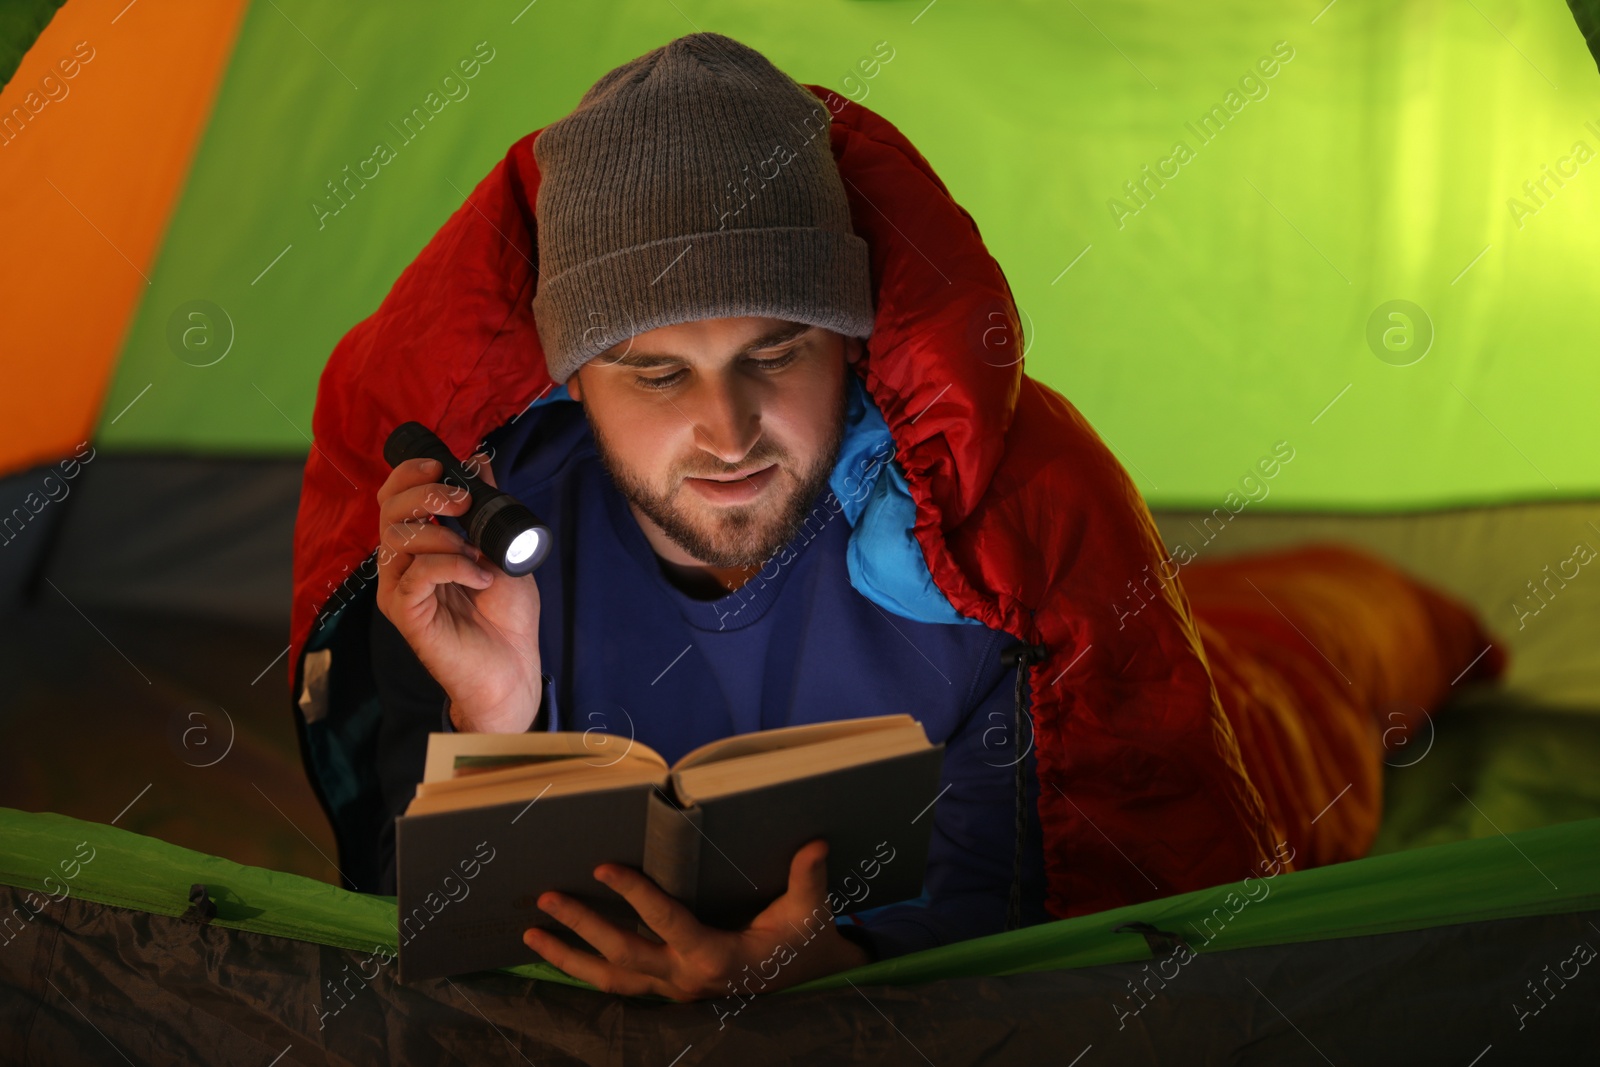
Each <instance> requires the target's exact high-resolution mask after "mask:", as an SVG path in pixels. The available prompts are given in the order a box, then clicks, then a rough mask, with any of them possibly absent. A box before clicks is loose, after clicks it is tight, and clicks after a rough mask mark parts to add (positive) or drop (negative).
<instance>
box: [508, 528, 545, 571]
mask: <svg viewBox="0 0 1600 1067" xmlns="http://www.w3.org/2000/svg"><path fill="white" fill-rule="evenodd" d="M538 548H539V531H538V530H524V531H522V533H519V534H518V535H517V536H516V538H515V539H514V540H513V541H512V542H511V547H510V548H508V549H506V562H507V563H509V564H511V565H512V566H516V565H517V564H519V563H522V562H524V561H526V560H528V559H529V558H531V557H532V556H533V554H534V553H535V552H536V551H537V550H538Z"/></svg>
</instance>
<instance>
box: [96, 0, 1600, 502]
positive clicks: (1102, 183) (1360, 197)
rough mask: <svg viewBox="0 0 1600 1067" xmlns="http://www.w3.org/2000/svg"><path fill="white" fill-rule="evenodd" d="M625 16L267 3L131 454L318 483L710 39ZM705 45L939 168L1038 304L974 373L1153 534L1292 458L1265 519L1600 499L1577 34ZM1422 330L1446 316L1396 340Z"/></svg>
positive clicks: (875, 20) (993, 29) (139, 330)
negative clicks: (1330, 511)
mask: <svg viewBox="0 0 1600 1067" xmlns="http://www.w3.org/2000/svg"><path fill="white" fill-rule="evenodd" d="M68 10H70V8H69V9H68ZM136 10H137V9H136ZM611 11H612V18H610V19H609V20H606V21H604V22H601V23H596V22H595V21H594V20H593V18H592V15H591V13H590V12H588V11H587V9H585V8H583V7H581V6H576V7H575V6H563V5H551V6H544V5H540V6H536V7H533V8H529V9H527V10H525V11H523V10H521V9H518V10H517V11H510V12H508V11H502V10H500V9H498V8H496V9H487V8H479V7H475V6H464V7H460V8H452V9H449V10H447V11H441V10H438V9H437V8H436V7H434V6H432V5H422V4H418V3H407V4H400V5H386V6H384V7H382V8H375V7H374V8H350V7H342V6H337V5H334V6H322V7H316V6H306V7H305V8H304V9H303V10H300V9H297V10H296V11H295V12H293V22H292V23H291V21H290V20H289V19H288V18H286V17H285V14H284V12H280V11H279V10H277V9H276V8H275V7H274V5H271V4H261V3H257V4H253V5H251V6H250V8H249V11H248V12H247V14H246V15H245V19H244V25H243V29H242V30H241V33H240V37H239V44H238V48H237V49H236V50H235V52H234V54H233V58H232V61H231V63H230V65H229V67H228V70H227V73H226V77H225V79H224V81H223V84H222V87H221V93H220V95H219V97H218V99H217V106H216V111H215V115H214V117H213V118H212V120H211V122H210V124H209V126H208V127H207V130H206V134H205V137H204V139H203V141H202V143H201V144H200V146H199V149H198V153H197V155H196V157H195V163H194V167H193V169H192V171H191V173H190V175H189V181H188V185H187V186H186V189H185V192H184V195H183V197H182V200H181V201H180V202H179V204H178V205H177V210H176V213H175V214H174V216H173V218H172V223H171V225H170V227H169V228H168V230H167V232H166V235H165V243H164V245H163V248H162V254H161V257H160V261H159V262H158V263H157V264H156V265H155V267H154V269H153V272H152V273H151V280H152V284H151V286H149V288H148V294H147V296H146V298H145V299H144V300H142V302H141V304H140V308H139V312H138V314H137V316H136V318H135V320H134V321H133V324H132V327H131V330H130V332H129V334H128V336H127V340H126V343H125V344H124V345H123V346H122V349H121V357H120V360H119V361H118V365H117V368H116V377H115V381H114V384H113V386H112V388H111V390H110V393H109V396H108V397H107V398H106V401H105V403H104V404H103V406H102V409H101V410H102V412H103V414H102V421H101V423H100V427H99V431H100V432H99V437H100V438H101V439H103V441H104V443H105V445H106V446H107V447H108V448H109V449H111V450H113V451H116V450H122V451H135V450H143V451H152V450H153V451H158V452H160V451H169V450H193V451H209V452H223V453H228V454H236V453H242V454H275V455H282V454H286V453H303V451H304V449H305V446H306V440H307V436H308V428H309V419H310V413H311V410H312V403H313V397H314V392H315V386H316V381H317V373H318V371H319V370H320V368H321V367H322V365H323V363H324V361H325V360H326V358H327V355H328V353H329V352H330V351H331V350H332V348H333V346H334V344H335V342H336V341H337V340H338V338H339V337H340V336H341V335H342V334H343V333H344V332H345V331H346V330H348V329H349V328H350V326H351V325H352V324H354V323H355V322H357V321H359V320H360V319H361V317H362V316H364V315H366V314H369V313H370V312H371V311H372V310H373V309H374V308H375V307H376V306H377V304H378V302H379V301H380V299H381V298H382V296H383V294H384V293H385V292H386V291H387V290H388V288H389V286H390V285H391V284H392V282H393V280H394V278H395V277H396V276H397V275H398V273H399V271H400V270H401V268H402V267H403V266H404V265H405V264H406V263H408V262H410V260H411V259H412V258H413V257H414V255H415V254H416V252H417V250H418V249H419V248H421V247H422V245H423V244H424V243H425V242H426V240H427V239H428V238H429V237H430V236H431V235H432V234H433V233H434V232H435V231H436V230H437V229H438V227H439V225H440V224H441V222H442V221H443V220H444V218H445V217H446V216H447V215H448V213H449V212H450V211H452V210H454V209H455V208H457V207H459V206H460V204H461V203H462V201H463V199H464V198H465V197H466V196H467V195H468V193H469V192H470V191H471V189H472V188H473V187H474V185H475V183H476V182H477V181H478V180H479V179H480V178H481V177H482V175H483V174H484V173H486V172H487V170H488V169H489V167H490V165H491V164H492V163H493V162H494V161H495V160H496V159H498V158H499V156H500V154H501V153H503V151H504V150H505V146H506V145H508V144H510V143H511V142H512V141H514V140H515V139H516V138H518V137H520V136H522V135H524V134H526V133H527V132H528V131H529V130H530V129H537V128H539V127H541V126H543V125H545V124H547V123H548V122H550V121H552V120H554V119H555V118H557V117H559V116H560V115H562V114H565V113H566V112H567V111H568V110H570V109H571V107H572V106H573V105H574V104H575V103H576V102H577V99H578V97H579V96H580V94H581V93H582V91H583V90H584V89H585V88H586V87H587V86H588V85H589V84H591V83H592V82H593V81H594V79H595V78H596V77H597V76H598V74H599V73H600V72H603V71H605V70H607V69H610V68H611V67H613V66H615V65H616V64H618V63H620V62H623V61H625V60H627V59H629V58H632V57H634V56H637V55H639V54H640V53H642V52H644V51H646V50H648V49H649V48H652V47H655V46H657V45H659V44H661V43H662V42H664V41H665V40H668V39H670V38H672V37H674V36H677V35H678V34H681V33H684V32H687V31H688V30H689V29H690V28H691V27H690V26H689V25H688V24H687V23H685V22H684V21H683V20H682V17H681V15H680V13H678V12H676V11H675V10H673V9H672V8H671V6H670V5H668V6H662V5H660V4H656V3H653V2H649V0H625V2H624V3H622V4H621V5H620V6H617V7H615V8H613V9H611ZM695 24H696V26H698V27H699V28H701V29H711V30H718V31H721V32H725V33H729V34H732V35H734V36H736V37H738V38H740V39H742V40H746V41H748V42H749V43H751V44H752V45H754V46H756V47H758V48H760V49H762V50H763V51H764V52H766V53H767V54H768V55H769V56H771V58H772V59H773V60H774V62H776V63H777V64H778V65H779V66H780V67H782V68H783V69H784V70H786V71H788V72H789V73H790V74H792V75H793V76H795V77H797V78H800V79H803V80H808V81H811V82H814V83H816V84H822V85H827V86H831V87H834V88H835V89H837V91H839V92H840V93H841V94H842V95H849V96H851V97H853V98H855V99H856V100H858V101H860V102H861V103H863V104H865V105H866V106H867V107H870V108H872V109H873V110H876V111H878V112H879V113H880V114H883V115H885V116H887V117H889V118H890V119H891V120H892V121H894V122H895V123H896V125H897V126H899V127H900V128H901V129H902V130H903V131H904V132H905V133H906V134H907V135H908V136H909V137H910V139H911V140H912V142H913V143H915V144H916V145H917V146H918V147H919V149H920V150H921V151H922V152H923V154H924V155H925V156H926V157H927V158H928V160H929V161H930V163H931V164H932V165H933V167H934V168H935V169H936V171H937V172H938V173H939V174H940V176H941V177H942V179H943V180H944V181H945V182H946V183H947V184H948V185H949V186H950V188H951V190H952V192H953V193H954V194H955V196H956V197H957V199H958V201H959V202H960V203H961V204H962V205H963V207H965V208H966V209H967V210H968V211H969V212H970V213H971V215H972V216H973V219H974V220H975V223H976V224H977V225H979V226H980V227H981V228H982V231H983V234H984V236H985V238H986V241H987V242H988V245H989V248H990V250H991V251H992V253H993V254H994V255H995V256H996V258H997V259H998V261H999V262H1000V264H1001V265H1002V267H1003V268H1004V269H1005V271H1006V274H1007V276H1008V278H1009V279H1010V282H1011V286H1012V290H1013V292H1014V294H1015V296H1016V299H1017V302H1018V304H1019V306H1020V311H1019V314H1020V322H1018V323H1012V322H1010V321H1009V316H1008V315H1007V314H1004V313H1002V312H1001V310H1000V309H998V308H997V309H996V314H995V316H994V318H993V319H992V320H991V321H989V322H974V323H973V324H972V326H973V351H974V358H987V359H991V360H997V361H998V360H1005V361H1009V360H1011V359H1014V358H1016V354H1017V352H1018V351H1019V350H1022V349H1026V351H1027V358H1028V366H1029V370H1030V373H1032V374H1034V376H1036V377H1038V378H1040V379H1041V380H1043V381H1045V382H1047V383H1049V384H1050V385H1052V386H1054V387H1055V388H1057V389H1059V390H1060V391H1061V392H1062V393H1063V394H1064V395H1066V396H1068V397H1070V398H1072V400H1073V401H1074V403H1076V404H1077V405H1079V406H1080V408H1081V409H1082V410H1083V411H1084V412H1085V414H1086V415H1087V416H1088V417H1089V419H1090V420H1091V421H1092V422H1093V423H1094V425H1095V426H1096V427H1097V428H1098V429H1099V430H1100V431H1101V432H1102V433H1103V434H1104V436H1105V437H1106V439H1107V440H1108V441H1109V442H1110V444H1111V445H1112V446H1113V448H1114V449H1115V450H1116V451H1117V453H1118V455H1119V456H1120V457H1121V459H1122V460H1123V462H1124V463H1125V465H1127V466H1128V468H1129V470H1130V473H1132V474H1133V476H1134V478H1135V480H1136V483H1137V484H1138V485H1139V488H1140V490H1141V491H1142V492H1144V493H1145V494H1146V495H1147V497H1148V499H1150V500H1151V501H1152V502H1153V503H1155V504H1157V505H1159V506H1167V507H1210V506H1213V504H1214V502H1217V501H1220V499H1221V498H1222V497H1223V496H1224V495H1225V494H1226V493H1227V492H1228V491H1229V490H1230V489H1231V488H1232V487H1233V486H1234V485H1235V484H1236V483H1238V482H1239V481H1240V479H1241V478H1242V477H1244V476H1247V475H1248V474H1249V473H1250V472H1251V471H1252V470H1253V469H1255V467H1256V464H1257V462H1258V460H1259V459H1260V457H1262V456H1263V455H1264V454H1267V453H1269V452H1270V451H1271V450H1272V448H1273V446H1274V443H1275V442H1277V441H1280V440H1281V441H1286V442H1288V443H1289V444H1290V445H1292V446H1293V447H1294V448H1295V449H1296V450H1297V455H1298V458H1297V459H1296V460H1295V462H1294V464H1293V465H1292V466H1291V467H1289V468H1288V469H1286V470H1285V471H1284V472H1283V474H1282V475H1281V476H1280V477H1278V478H1277V480H1276V482H1275V484H1274V487H1273V488H1274V491H1273V495H1272V497H1271V499H1270V500H1266V501H1264V502H1263V503H1262V504H1261V505H1260V506H1261V507H1262V509H1263V510H1274V509H1277V510H1295V509H1302V510H1303V509H1305V508H1310V507H1326V508H1336V509H1340V510H1364V511H1372V510H1392V509H1406V508H1417V507H1428V506H1443V505H1458V504H1468V503H1470V504H1484V503H1493V502H1504V501H1507V500H1528V499H1582V498H1590V497H1593V496H1595V495H1596V494H1597V493H1600V468H1597V466H1596V465H1595V464H1594V463H1593V462H1592V461H1591V459H1590V457H1592V456H1593V455H1595V454H1596V452H1597V451H1600V424H1597V423H1596V422H1595V421H1594V420H1593V419H1591V418H1589V411H1588V406H1587V405H1588V399H1587V398H1589V397H1591V396H1593V395H1595V394H1596V393H1597V392H1600V363H1596V362H1595V361H1594V360H1592V359H1590V358H1588V354H1589V352H1590V351H1591V350H1592V345H1593V324H1592V322H1591V321H1590V319H1589V317H1588V315H1587V309H1588V308H1591V307H1593V306H1594V305H1595V303H1596V301H1597V298H1600V274H1597V273H1596V272H1595V271H1594V270H1593V269H1592V265H1593V255H1592V242H1591V240H1590V235H1592V234H1593V233H1595V232H1596V231H1597V229H1600V185H1597V184H1596V182H1595V181H1593V180H1589V179H1588V177H1587V172H1588V169H1589V168H1591V167H1593V166H1600V164H1597V163H1589V162H1587V159H1588V158H1589V153H1590V152H1594V153H1596V154H1597V155H1600V125H1597V126H1596V129H1591V128H1590V127H1591V125H1595V124H1600V116H1596V115H1595V114H1593V112H1592V108H1590V107H1589V105H1588V101H1589V100H1590V99H1591V98H1592V93H1591V92H1589V90H1590V89H1591V88H1592V87H1593V85H1594V79H1595V76H1596V67H1595V60H1594V58H1593V57H1592V56H1591V55H1590V54H1589V53H1588V51H1587V50H1586V48H1585V46H1584V40H1583V37H1582V35H1581V34H1580V33H1579V32H1577V29H1576V27H1575V25H1574V21H1573V17H1572V14H1571V13H1570V12H1569V11H1568V10H1567V9H1566V8H1565V7H1563V6H1562V5H1560V4H1556V3H1548V4H1511V3H1496V4H1492V5H1489V6H1487V7H1485V6H1483V5H1479V6H1478V7H1474V6H1472V5H1461V4H1455V3H1451V2H1448V0H1416V2H1412V3H1406V4H1399V5H1382V4H1369V5H1334V6H1332V7H1331V8H1328V9H1326V10H1323V11H1312V12H1310V13H1305V12H1297V13H1293V14H1292V15H1291V13H1289V12H1286V11H1284V10H1283V9H1281V8H1279V7H1278V6H1275V5H1262V4H1254V3H1241V2H1230V3H1224V4H1221V5H1220V6H1219V5H1215V4H1212V5H1199V6H1196V5H1182V4H1174V3H1170V2H1168V0H1140V2H1134V3H1120V2H1118V3H1112V2H1096V3H1087V4H1081V5H1078V6H1077V7H1074V6H1073V5H1062V6H1055V5H1048V4H1024V5H1001V6H1000V7H998V8H996V7H993V6H971V5H968V6H963V5H939V6H936V7H934V8H930V9H929V10H928V11H927V12H925V13H922V14H921V15H920V16H919V17H917V18H916V19H915V22H914V24H911V23H908V20H907V19H906V17H905V14H904V12H902V11H901V10H900V8H899V7H897V6H894V5H883V4H870V3H847V2H833V3H828V4H825V5H823V6H822V7H821V8H815V7H809V6H808V7H805V8H792V9H785V8H781V7H780V8H774V7H772V6H770V5H764V4H750V3H748V2H745V0H739V2H734V0H713V2H711V3H708V4H706V5H703V6H702V7H701V8H697V10H696V14H695ZM308 42H315V43H316V47H313V46H312V45H311V44H310V43H308ZM480 51H481V54H482V56H483V57H485V59H483V60H479V59H476V58H474V57H476V56H477V55H478V54H479V52H480ZM488 57H492V58H488ZM1000 57H1004V58H1003V60H1002V59H1001V58H1000ZM469 61H470V62H469ZM463 62H468V69H472V70H474V74H473V75H472V76H471V77H470V78H467V77H465V76H464V75H463V74H462V73H461V69H462V68H461V64H462V63H463ZM473 64H476V66H473ZM452 72H455V73H452ZM1269 72H1270V73H1269ZM452 97H454V98H452ZM419 116H420V117H419ZM1208 121H1209V123H1210V125H1209V126H1208V125H1207V123H1208ZM1307 131H1314V134H1313V135H1308V133H1307ZM1180 142H1181V143H1182V144H1184V145H1185V146H1186V147H1187V150H1188V152H1189V153H1191V154H1192V158H1188V159H1187V160H1186V161H1183V162H1179V163H1174V162H1172V160H1173V159H1174V158H1175V157H1176V156H1177V155H1181V153H1175V151H1174V149H1175V147H1176V146H1177V145H1178V144H1179V143H1180ZM379 144H383V145H387V146H388V148H390V149H392V150H393V153H394V155H393V158H392V159H390V160H389V161H388V162H386V163H383V164H376V165H374V164H371V163H370V162H369V160H371V159H372V158H373V157H374V152H375V148H376V146H377V145H379ZM1580 144H1582V145H1583V146H1584V147H1583V148H1579V147H1578V146H1579V145H1580ZM374 166H377V168H378V169H376V170H375V169H374ZM1162 174H1165V175H1166V177H1161V175H1162ZM362 175H366V176H365V177H362ZM1551 175H1554V177H1551ZM1141 189H1142V190H1143V191H1142V192H1141V191H1140V190H1141ZM240 205H248V208H247V209H246V210H240ZM1135 209H1136V210H1135ZM1395 300H1405V301H1410V302H1411V303H1413V304H1415V305H1417V307H1419V308H1420V309H1421V313H1420V317H1418V316H1417V315H1413V316H1412V319H1413V320H1414V321H1409V324H1408V325H1404V326H1403V328H1402V327H1400V326H1397V325H1396V323H1397V322H1398V321H1399V320H1391V319H1390V318H1389V317H1388V312H1386V311H1385V310H1384V309H1385V308H1386V307H1387V305H1389V303H1390V302H1391V301H1395ZM180 312H181V313H182V314H180ZM191 312H193V313H195V314H198V315H200V318H199V319H190V318H187V317H186V316H188V315H189V314H190V313H191ZM1408 314H1409V313H1408ZM175 316H177V319H176V320H175ZM175 321H177V322H178V323H179V325H180V326H181V325H183V324H184V323H189V324H190V325H193V326H194V327H195V329H194V332H193V333H192V334H191V335H190V336H191V337H192V338H196V339H199V340H198V341H197V343H196V345H195V346H192V347H189V348H186V347H185V345H184V344H181V343H175V342H174V341H173V336H174V334H173V328H174V322H175ZM1430 326H1431V335H1432V340H1431V342H1429V343H1428V344H1426V345H1424V344H1423V341H1422V338H1423V335H1424V334H1425V333H1428V332H1429V327H1430ZM1395 330H1398V331H1399V332H1398V333H1396V332H1395ZM1408 331H1409V332H1408ZM179 333H180V334H181V333H182V331H181V330H180V331H179ZM1394 338H1399V340H1398V341H1395V340H1394ZM1406 338H1411V339H1412V340H1414V341H1415V342H1416V346H1417V347H1406V346H1407V345H1409V344H1411V341H1408V340H1406ZM1380 340H1381V342H1382V343H1380ZM1391 343H1393V344H1399V345H1401V348H1403V349H1404V350H1403V351H1401V350H1398V349H1392V348H1390V347H1385V346H1388V345H1391ZM175 344H176V347H175ZM222 352H226V353H227V354H226V355H225V356H223V357H222V358H220V360H218V359H217V358H216V357H217V356H218V355H219V354H220V353H222ZM1412 357H1417V358H1415V359H1414V360H1413V358H1412ZM529 358H530V359H532V358H537V356H536V354H535V353H530V354H529ZM1408 361H1409V362H1408ZM147 387H148V392H146V389H147ZM141 396H142V399H140V397H141ZM129 404H133V405H134V406H133V407H132V408H131V410H128V411H127V412H126V414H123V412H124V409H125V408H127V405H129ZM375 490H376V486H370V487H362V488H361V489H360V490H358V491H361V492H370V491H375Z"/></svg>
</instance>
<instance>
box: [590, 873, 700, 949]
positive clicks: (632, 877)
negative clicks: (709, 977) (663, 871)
mask: <svg viewBox="0 0 1600 1067" xmlns="http://www.w3.org/2000/svg"><path fill="white" fill-rule="evenodd" d="M602 869H604V870H605V871H606V872H607V877H605V878H604V879H601V880H602V881H604V882H605V884H606V885H609V886H610V887H611V888H612V889H615V890H616V891H617V892H618V893H621V894H622V896H623V899H625V900H626V901H627V902H628V903H629V904H631V905H632V906H633V910H634V911H636V912H638V913H639V918H641V919H643V920H644V924H645V925H646V926H648V927H650V929H652V930H654V931H655V932H656V934H657V936H659V937H660V938H661V940H663V941H665V942H666V943H667V944H668V945H670V946H671V947H672V948H674V949H676V950H677V952H678V954H679V955H681V956H689V955H691V954H693V953H695V952H698V951H702V950H703V949H704V948H705V941H706V933H707V929H706V927H705V926H704V925H702V924H701V922H700V920H698V919H696V918H695V917H694V913H693V912H692V911H690V910H689V909H688V908H686V907H684V906H683V904H682V903H680V902H679V901H677V900H674V899H673V898H672V897H671V896H668V895H667V894H666V893H665V892H664V891H662V889H661V887H660V886H658V885H656V884H655V882H653V881H651V880H650V879H649V878H648V877H646V876H645V875H644V874H642V873H640V872H639V871H636V870H634V869H633V868H632V867H627V866H623V865H621V864H605V865H604V867H603V868H602Z"/></svg>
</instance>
